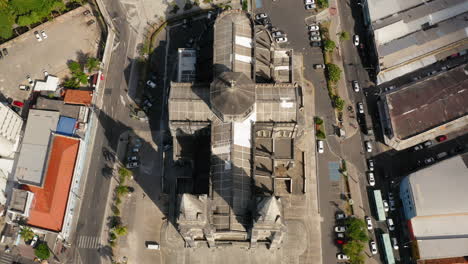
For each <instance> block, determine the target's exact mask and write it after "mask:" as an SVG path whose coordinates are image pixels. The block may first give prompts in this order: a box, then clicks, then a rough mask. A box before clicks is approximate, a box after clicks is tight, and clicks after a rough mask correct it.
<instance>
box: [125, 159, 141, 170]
mask: <svg viewBox="0 0 468 264" xmlns="http://www.w3.org/2000/svg"><path fill="white" fill-rule="evenodd" d="M125 167H126V168H127V169H134V168H138V167H140V162H139V161H133V162H129V163H127V165H126V166H125Z"/></svg>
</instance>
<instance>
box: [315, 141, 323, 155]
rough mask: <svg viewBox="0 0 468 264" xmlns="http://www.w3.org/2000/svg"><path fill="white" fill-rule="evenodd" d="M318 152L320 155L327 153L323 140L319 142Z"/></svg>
mask: <svg viewBox="0 0 468 264" xmlns="http://www.w3.org/2000/svg"><path fill="white" fill-rule="evenodd" d="M317 151H318V153H323V152H324V151H325V146H324V142H323V140H317Z"/></svg>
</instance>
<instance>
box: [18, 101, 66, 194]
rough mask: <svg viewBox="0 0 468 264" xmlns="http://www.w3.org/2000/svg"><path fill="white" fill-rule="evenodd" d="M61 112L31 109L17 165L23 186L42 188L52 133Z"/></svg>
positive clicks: (19, 178)
mask: <svg viewBox="0 0 468 264" xmlns="http://www.w3.org/2000/svg"><path fill="white" fill-rule="evenodd" d="M59 115H60V113H59V112H55V111H45V110H36V109H31V110H30V111H29V116H28V120H27V123H26V130H25V132H24V137H23V142H22V145H21V150H20V154H19V158H18V163H17V165H16V172H15V177H16V179H17V180H18V181H20V182H21V183H23V184H32V185H37V186H41V185H42V180H43V177H42V176H43V172H44V167H45V165H46V161H47V160H46V158H47V153H48V149H49V141H50V136H51V134H52V132H54V131H55V129H56V128H57V123H58V120H59Z"/></svg>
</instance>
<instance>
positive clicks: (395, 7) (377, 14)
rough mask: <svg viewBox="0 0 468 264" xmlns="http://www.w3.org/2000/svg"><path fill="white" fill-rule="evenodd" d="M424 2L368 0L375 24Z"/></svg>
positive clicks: (413, 0) (414, 0) (418, 0)
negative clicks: (379, 20)
mask: <svg viewBox="0 0 468 264" xmlns="http://www.w3.org/2000/svg"><path fill="white" fill-rule="evenodd" d="M424 2H425V1H424V0H368V1H367V4H368V6H369V14H370V18H371V21H372V22H374V21H376V20H378V19H382V18H385V17H387V16H390V15H393V14H395V13H398V12H401V11H403V10H406V9H409V8H411V7H413V6H416V5H419V4H422V3H424Z"/></svg>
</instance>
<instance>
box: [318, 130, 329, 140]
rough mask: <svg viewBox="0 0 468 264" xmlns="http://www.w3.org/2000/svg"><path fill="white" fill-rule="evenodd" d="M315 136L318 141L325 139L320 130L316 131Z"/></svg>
mask: <svg viewBox="0 0 468 264" xmlns="http://www.w3.org/2000/svg"><path fill="white" fill-rule="evenodd" d="M315 135H316V136H317V138H318V139H325V138H326V136H325V133H323V131H322V130H317V132H316V133H315Z"/></svg>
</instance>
